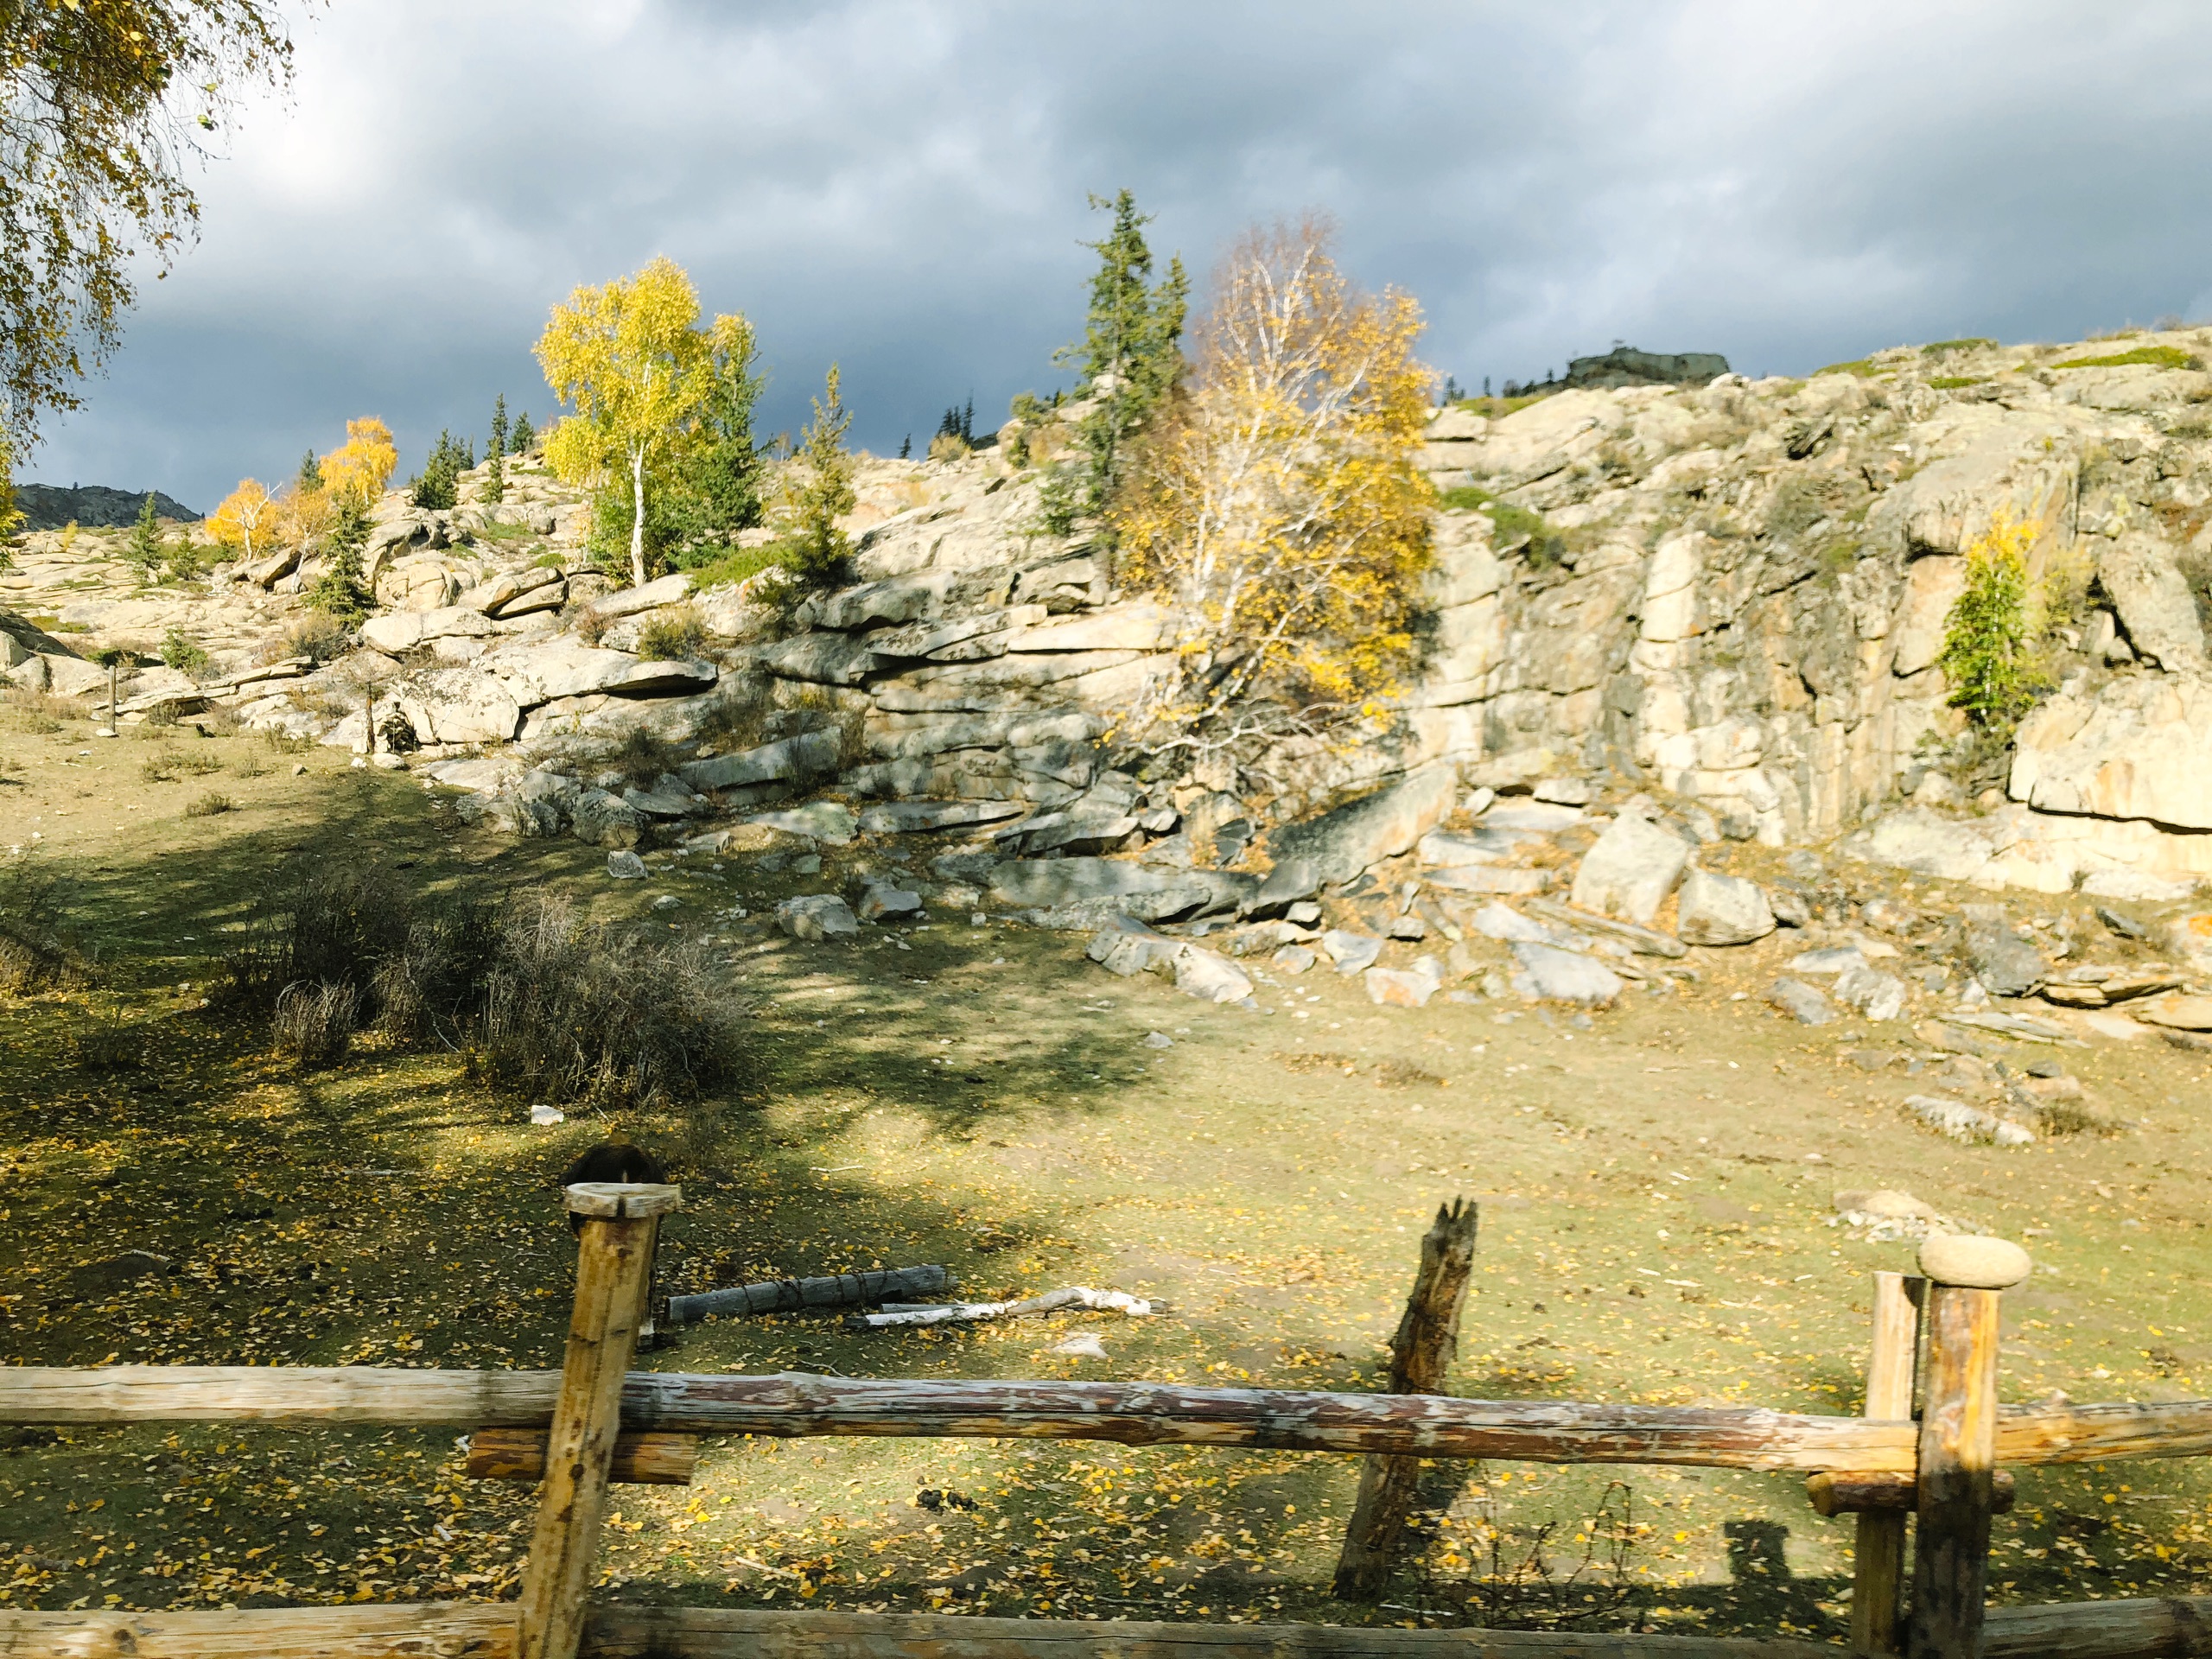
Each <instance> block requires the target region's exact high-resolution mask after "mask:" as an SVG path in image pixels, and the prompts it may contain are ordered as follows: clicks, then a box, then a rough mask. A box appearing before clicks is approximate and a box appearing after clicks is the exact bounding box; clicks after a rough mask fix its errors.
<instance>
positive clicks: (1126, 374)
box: [1054, 190, 1190, 513]
mask: <svg viewBox="0 0 2212 1659" xmlns="http://www.w3.org/2000/svg"><path fill="white" fill-rule="evenodd" d="M1090 205H1091V206H1092V207H1095V208H1102V209H1109V210H1111V212H1112V213H1113V215H1114V223H1113V227H1112V228H1111V229H1110V230H1109V231H1108V232H1107V233H1106V235H1105V236H1104V238H1102V239H1101V240H1099V241H1096V242H1089V243H1085V244H1084V246H1086V247H1088V248H1090V249H1091V250H1092V251H1095V252H1096V254H1097V255H1098V270H1097V271H1096V274H1095V275H1094V276H1093V277H1091V279H1090V318H1089V321H1088V323H1087V326H1086V327H1085V329H1084V338H1083V342H1082V344H1080V345H1077V346H1068V347H1066V348H1065V349H1064V350H1063V351H1061V352H1059V353H1056V354H1055V359H1054V360H1055V361H1058V362H1073V363H1075V364H1077V365H1080V367H1081V369H1082V371H1083V378H1082V383H1081V385H1079V386H1078V387H1077V395H1078V396H1083V397H1092V396H1096V397H1098V399H1099V404H1098V407H1097V408H1096V410H1093V411H1092V413H1091V414H1090V416H1087V417H1086V418H1085V419H1084V423H1083V426H1082V439H1083V448H1084V455H1085V457H1086V465H1085V467H1084V480H1083V485H1084V488H1083V504H1084V507H1085V509H1087V510H1088V511H1090V512H1094V513H1095V512H1100V511H1101V510H1103V508H1104V506H1105V505H1106V503H1107V502H1108V501H1109V499H1112V497H1113V494H1114V492H1115V491H1116V489H1117V488H1118V487H1119V486H1120V485H1121V481H1122V472H1123V452H1124V451H1125V450H1126V449H1127V448H1128V441H1129V440H1130V439H1131V438H1133V437H1134V436H1135V435H1136V434H1137V433H1138V432H1140V431H1141V430H1142V429H1143V428H1144V424H1145V423H1146V422H1147V421H1148V420H1149V419H1151V417H1152V415H1153V412H1154V410H1157V409H1158V408H1159V407H1160V404H1161V402H1162V401H1163V400H1165V399H1166V396H1167V394H1168V393H1169V392H1170V391H1173V388H1174V385H1175V382H1176V380H1177V379H1178V378H1179V377H1180V376H1181V374H1182V372H1183V353H1182V351H1181V349H1180V347H1179V341H1180V340H1181V339H1182V337H1183V319H1184V317H1185V314H1186V313H1187V311H1188V310H1189V308H1190V279H1189V277H1187V276H1185V273H1184V270H1183V261H1182V257H1181V256H1180V255H1178V256H1176V257H1173V258H1172V259H1170V260H1169V261H1168V262H1167V274H1166V276H1165V277H1161V278H1160V281H1159V282H1158V283H1154V282H1152V281H1151V280H1150V278H1151V276H1152V250H1151V249H1150V248H1149V247H1148V246H1147V245H1146V243H1145V239H1144V227H1145V226H1147V225H1148V224H1150V223H1151V222H1152V216H1151V215H1150V214H1148V213H1139V212H1137V204H1136V198H1135V196H1134V195H1133V194H1130V193H1129V192H1128V191H1127V190H1122V191H1120V192H1118V193H1116V195H1115V197H1114V199H1113V200H1111V201H1109V200H1106V199H1105V198H1104V197H1103V196H1093V197H1091V198H1090Z"/></svg>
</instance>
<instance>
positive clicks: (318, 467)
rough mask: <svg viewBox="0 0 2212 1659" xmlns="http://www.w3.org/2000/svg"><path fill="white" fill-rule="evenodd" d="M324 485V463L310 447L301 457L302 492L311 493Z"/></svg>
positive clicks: (303, 493) (304, 493)
mask: <svg viewBox="0 0 2212 1659" xmlns="http://www.w3.org/2000/svg"><path fill="white" fill-rule="evenodd" d="M321 487H322V463H321V461H317V460H316V459H315V451H314V450H312V449H310V450H308V452H307V454H304V455H302V456H301V457H300V493H301V494H302V495H307V494H310V493H313V492H315V491H316V490H319V489H321Z"/></svg>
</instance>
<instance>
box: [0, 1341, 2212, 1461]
mask: <svg viewBox="0 0 2212 1659" xmlns="http://www.w3.org/2000/svg"><path fill="white" fill-rule="evenodd" d="M560 1383H561V1375H560V1373H559V1372H557V1371H459V1370H382V1369H378V1368H375V1367H369V1366H346V1367H328V1368H317V1367H311V1366H296V1367H279V1366H264V1365H106V1366H95V1367H64V1366H37V1365H11V1366H0V1423H10V1424H16V1423H22V1424H34V1423H36V1424H49V1425H65V1424H70V1423H127V1422H211V1423H212V1422H279V1423H283V1422H289V1423H378V1424H383V1425H387V1426H389V1425H408V1424H418V1425H441V1426H448V1427H457V1428H473V1427H486V1428H542V1427H545V1426H546V1425H547V1424H549V1423H550V1422H551V1421H552V1420H553V1402H554V1399H555V1396H556V1395H557V1394H558V1393H559V1392H560ZM622 1427H623V1429H624V1430H625V1431H626V1432H629V1433H680V1434H758V1435H768V1436H773V1437H776V1438H779V1439H786V1440H797V1439H805V1438H808V1437H812V1436H840V1435H850V1436H856V1437H860V1438H863V1439H875V1438H883V1437H899V1436H920V1437H933V1438H942V1439H979V1438H980V1439H995V1440H1113V1441H1117V1442H1119V1443H1121V1444H1122V1445H1125V1446H1251V1447H1255V1448H1262V1449H1267V1450H1272V1451H1306V1452H1380V1453H1383V1454H1384V1455H1387V1456H1395V1457H1424V1458H1493V1459H1506V1460H1510V1461H1516V1462H1523V1463H1651V1464H1678V1465H1700V1466H1703V1467H1708V1468H1716V1469H1753V1470H1769V1471H1789V1470H1802V1471H1807V1472H1808V1473H1809V1472H1811V1471H1815V1470H1842V1471H1849V1472H1852V1473H1854V1474H1866V1475H1879V1474H1899V1473H1902V1474H1910V1472H1911V1471H1912V1470H1913V1467H1914V1459H1915V1456H1916V1446H1917V1442H1918V1438H1919V1429H1918V1427H1917V1426H1916V1425H1915V1424H1913V1423H1911V1422H1909V1421H1895V1420H1890V1421H1885V1420H1883V1419H1878V1418H1866V1417H1827V1416H1815V1415H1808V1414H1800V1413H1796V1412H1786V1411H1770V1410H1767V1409H1765V1408H1763V1407H1711V1408H1707V1407H1691V1406H1614V1405H1587V1404H1575V1403H1570V1402H1548V1401H1545V1402H1531V1401H1522V1400H1462V1399H1458V1398H1455V1397H1452V1396H1449V1395H1377V1394H1332V1393H1329V1392H1326V1391H1324V1390H1319V1389H1209V1388H1185V1387H1184V1386H1182V1385H1180V1384H1179V1383H1058V1382H1027V1381H1007V1382H999V1381H976V1380H971V1379H964V1378H918V1379H916V1378H869V1377H851V1378H847V1377H835V1376H815V1375H814V1374H812V1373H810V1372H779V1373H775V1374H772V1375H766V1376H711V1375H704V1374H698V1373H686V1372H682V1371H632V1372H631V1373H630V1374H629V1376H627V1377H626V1378H625V1379H624V1382H623V1386H622ZM2208 1452H2212V1400H2179V1401H2169V1402H2159V1403H2153V1404H2135V1403H2119V1404H2113V1405H2082V1406H2061V1407H2056V1408H2053V1407H2050V1406H2010V1407H2006V1408H2003V1409H2002V1410H2001V1411H2000V1412H1999V1414H1998V1419H1997V1461H1998V1463H1999V1465H2005V1466H2010V1467H2014V1468H2025V1467H2031V1466H2034V1465H2043V1464H2070V1463H2103V1462H2112V1461H2115V1460H2119V1459H2141V1458H2193V1457H2202V1456H2204V1455H2205V1454H2207V1453H2208Z"/></svg>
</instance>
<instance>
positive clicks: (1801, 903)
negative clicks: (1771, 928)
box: [1766, 887, 1813, 927]
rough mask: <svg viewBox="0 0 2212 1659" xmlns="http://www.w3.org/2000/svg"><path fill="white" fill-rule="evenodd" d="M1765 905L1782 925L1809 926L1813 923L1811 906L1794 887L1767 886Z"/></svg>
mask: <svg viewBox="0 0 2212 1659" xmlns="http://www.w3.org/2000/svg"><path fill="white" fill-rule="evenodd" d="M1766 907H1767V908H1768V909H1769V910H1770V911H1772V912H1774V919H1775V920H1776V921H1777V922H1778V923H1780V924H1781V925H1783V926H1784V927H1810V926H1811V925H1813V906H1812V905H1811V904H1810V903H1809V902H1808V900H1807V899H1806V897H1805V895H1804V894H1803V893H1800V892H1798V891H1797V890H1796V888H1795V887H1769V888H1767V889H1766Z"/></svg>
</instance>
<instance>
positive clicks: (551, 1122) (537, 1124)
mask: <svg viewBox="0 0 2212 1659" xmlns="http://www.w3.org/2000/svg"><path fill="white" fill-rule="evenodd" d="M568 1121H569V1115H568V1114H567V1113H566V1112H564V1111H563V1110H562V1109H560V1108H559V1107H558V1106H533V1107H531V1109H530V1122H531V1128H538V1129H550V1128H554V1127H555V1126H556V1125H557V1124H562V1123H565V1122H568Z"/></svg>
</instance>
